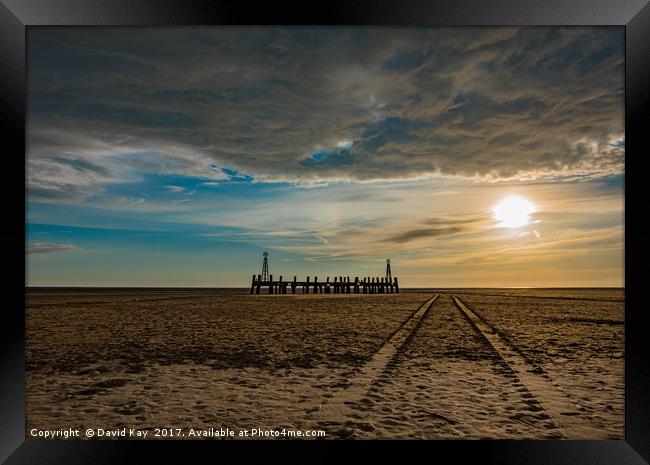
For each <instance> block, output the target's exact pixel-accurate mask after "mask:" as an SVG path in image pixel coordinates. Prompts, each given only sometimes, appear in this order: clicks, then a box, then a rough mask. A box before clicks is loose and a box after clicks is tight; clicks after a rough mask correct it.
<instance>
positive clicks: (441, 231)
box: [385, 226, 463, 242]
mask: <svg viewBox="0 0 650 465" xmlns="http://www.w3.org/2000/svg"><path fill="white" fill-rule="evenodd" d="M462 231H463V228H462V227H460V226H448V227H444V228H420V229H411V230H409V231H405V232H402V233H400V234H397V235H395V236H391V237H389V238H387V239H386V240H385V242H409V241H412V240H415V239H422V238H427V237H438V236H447V235H450V234H457V233H459V232H462Z"/></svg>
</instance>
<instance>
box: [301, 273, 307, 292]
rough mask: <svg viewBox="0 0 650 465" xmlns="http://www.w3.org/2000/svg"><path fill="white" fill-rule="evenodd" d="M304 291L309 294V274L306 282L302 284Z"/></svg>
mask: <svg viewBox="0 0 650 465" xmlns="http://www.w3.org/2000/svg"><path fill="white" fill-rule="evenodd" d="M302 293H303V294H309V276H307V281H305V284H304V285H303V286H302Z"/></svg>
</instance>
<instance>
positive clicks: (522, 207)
mask: <svg viewBox="0 0 650 465" xmlns="http://www.w3.org/2000/svg"><path fill="white" fill-rule="evenodd" d="M492 211H493V213H494V217H495V218H496V219H497V221H498V222H499V223H498V226H501V227H504V228H520V227H522V226H526V225H527V224H529V223H530V215H531V214H532V213H534V212H535V205H533V204H532V203H531V202H529V201H528V200H527V199H525V198H523V197H519V196H518V195H511V196H509V197H506V198H505V199H503V200H501V201H500V202H499V203H498V204H496V205H495V206H494V208H493V209H492Z"/></svg>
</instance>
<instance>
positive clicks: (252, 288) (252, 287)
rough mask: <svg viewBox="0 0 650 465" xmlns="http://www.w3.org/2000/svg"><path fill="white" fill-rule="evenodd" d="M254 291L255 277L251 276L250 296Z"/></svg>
mask: <svg viewBox="0 0 650 465" xmlns="http://www.w3.org/2000/svg"><path fill="white" fill-rule="evenodd" d="M254 290H255V275H253V282H252V284H251V294H252V293H253V291H254Z"/></svg>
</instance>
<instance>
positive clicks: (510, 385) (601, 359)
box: [26, 289, 624, 439]
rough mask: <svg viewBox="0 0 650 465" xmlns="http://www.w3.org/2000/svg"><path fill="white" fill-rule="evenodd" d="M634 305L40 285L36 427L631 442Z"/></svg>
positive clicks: (32, 394) (31, 418)
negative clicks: (628, 335)
mask: <svg viewBox="0 0 650 465" xmlns="http://www.w3.org/2000/svg"><path fill="white" fill-rule="evenodd" d="M436 295H438V296H439V297H438V298H437V299H435V300H433V301H432V298H433V297H434V296H436ZM452 295H453V296H456V297H457V298H458V299H459V301H460V303H461V304H462V305H465V306H466V308H467V310H468V312H469V314H471V315H473V316H474V317H475V321H472V319H471V318H470V317H469V316H468V313H466V312H463V311H462V309H461V308H460V307H459V305H458V304H457V303H456V302H455V301H454V299H453V298H452ZM427 303H429V306H428V307H427ZM424 307H426V309H425V308H424ZM623 318H624V295H623V290H611V289H609V290H598V289H594V290H584V289H582V290H531V289H527V290H512V289H506V290H502V289H489V290H486V289H479V290H426V291H424V290H423V291H417V292H403V293H402V294H399V295H300V294H298V295H295V296H292V295H288V296H287V295H283V296H266V295H260V296H249V295H242V294H237V293H235V292H234V291H230V292H211V291H207V290H187V291H181V290H169V291H152V290H132V291H127V290H112V291H102V290H88V291H79V290H68V291H61V290H59V291H53V290H32V291H29V292H28V296H27V328H26V331H27V332H26V335H27V352H26V356H27V419H26V420H27V422H26V426H27V430H28V431H29V430H30V429H31V428H40V429H52V430H54V429H59V428H70V427H72V428H80V429H86V428H100V427H101V428H120V427H127V428H135V429H142V430H145V429H149V430H151V429H153V428H161V427H162V428H197V429H208V428H219V427H224V428H225V427H229V428H231V429H234V430H241V429H244V428H254V427H257V428H268V429H280V428H289V429H302V430H307V429H310V430H312V429H320V430H323V431H325V433H326V436H325V437H326V438H361V439H379V438H421V439H485V438H512V439H533V438H535V439H537V438H539V439H542V438H549V439H551V438H552V439H555V438H558V439H562V438H564V439H577V438H581V439H584V438H593V439H621V438H623V436H624V431H623V425H624V358H623V355H624V324H623ZM558 406H559V407H558ZM150 438H152V437H151V436H149V437H148V439H150Z"/></svg>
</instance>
